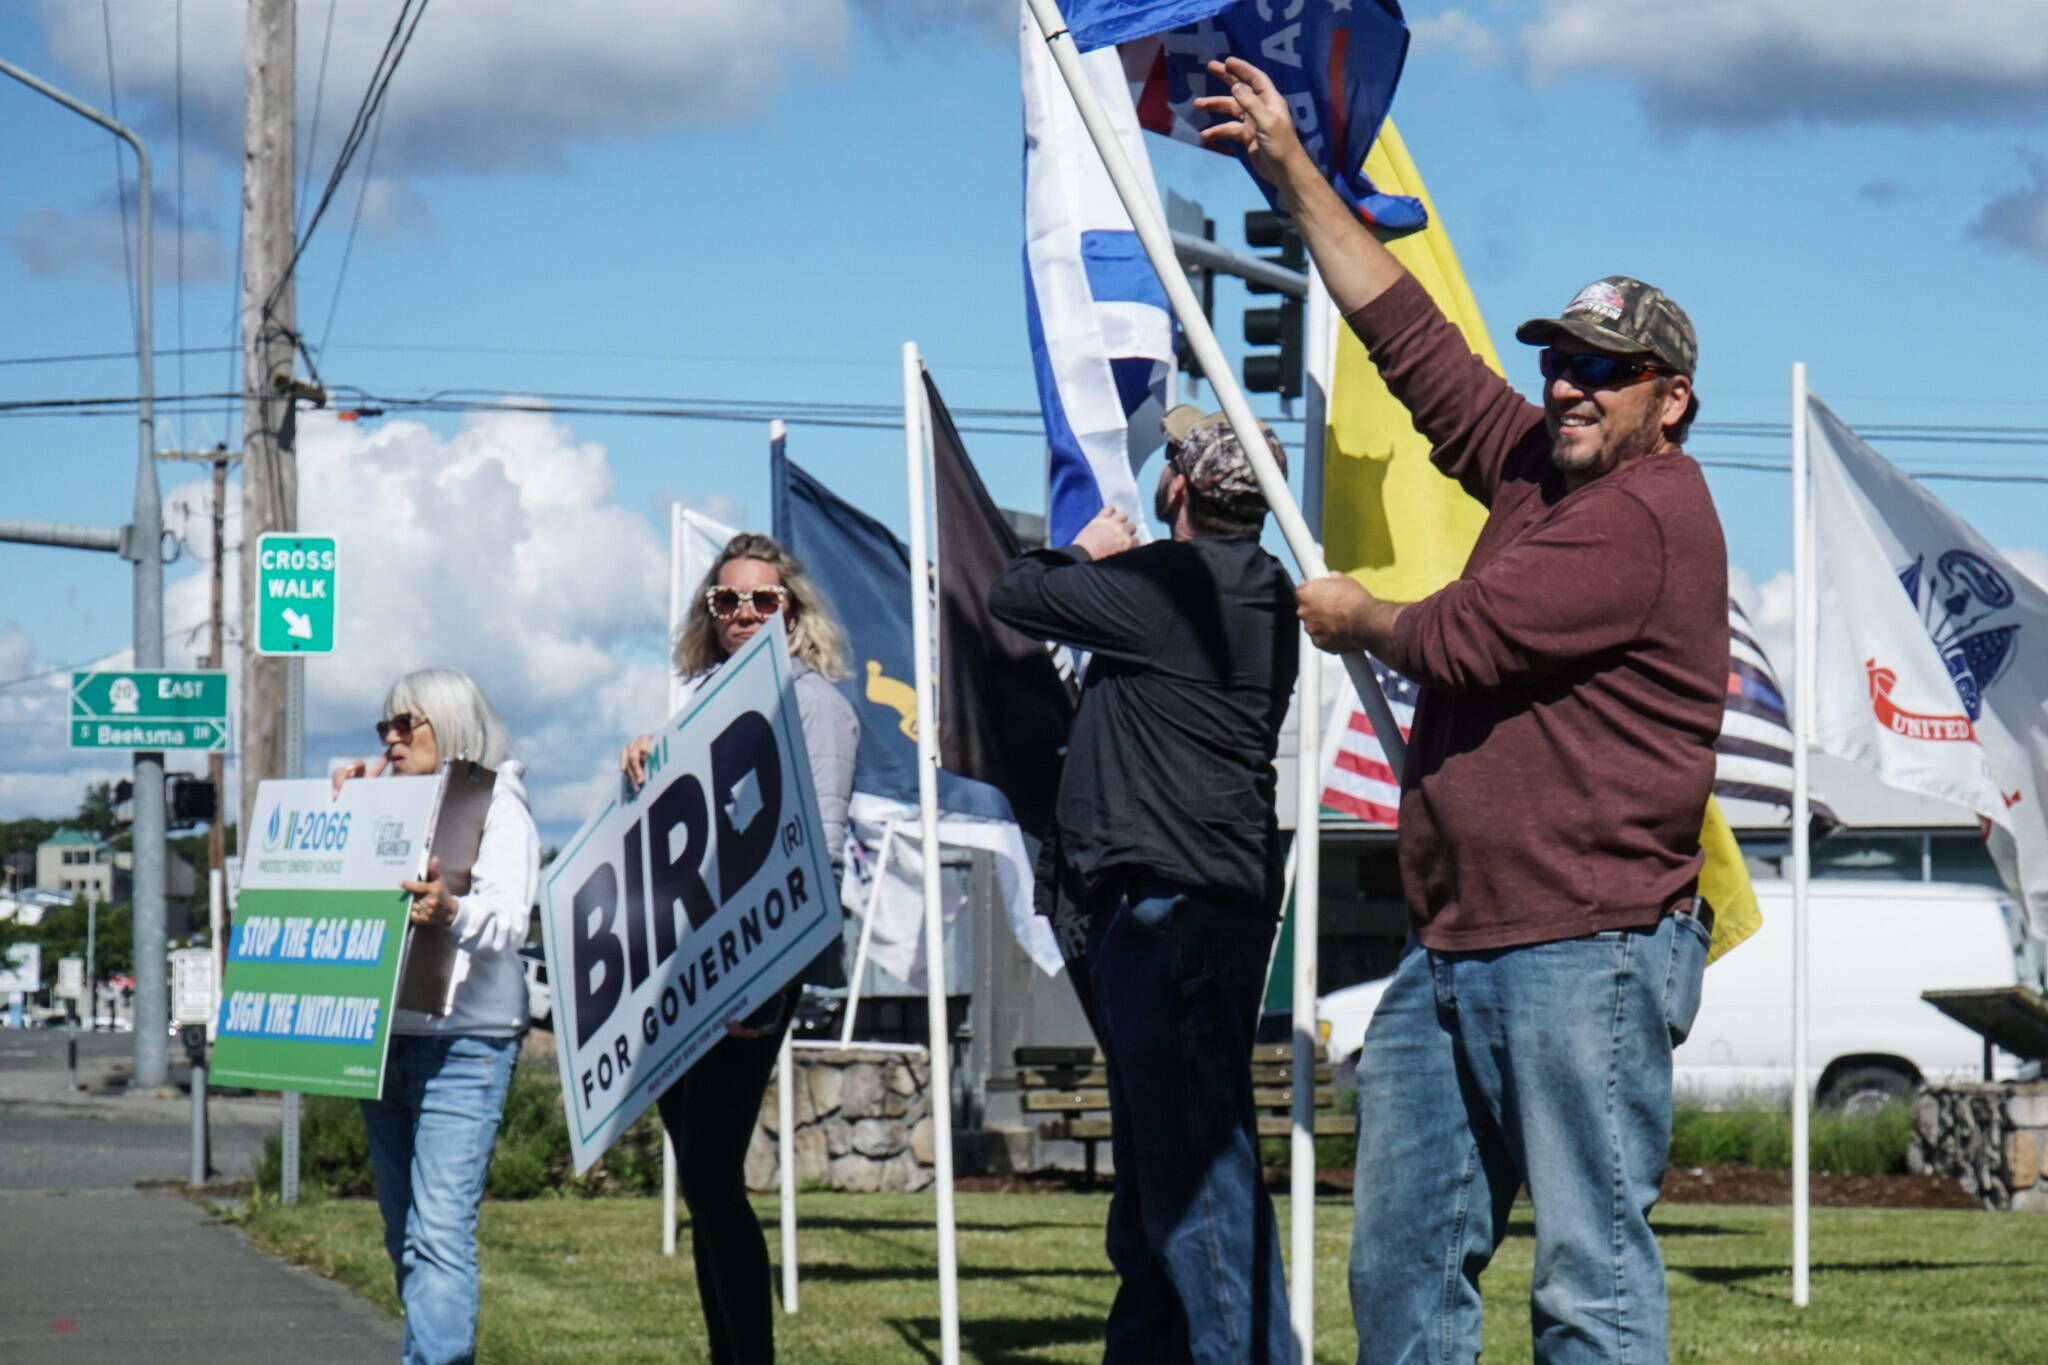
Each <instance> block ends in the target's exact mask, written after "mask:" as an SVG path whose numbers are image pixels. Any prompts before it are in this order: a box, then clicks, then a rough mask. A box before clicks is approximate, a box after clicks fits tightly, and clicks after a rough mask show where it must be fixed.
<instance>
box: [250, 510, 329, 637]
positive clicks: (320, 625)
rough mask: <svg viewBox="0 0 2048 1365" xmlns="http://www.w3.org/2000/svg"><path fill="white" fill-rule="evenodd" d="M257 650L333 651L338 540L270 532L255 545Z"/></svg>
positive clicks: (326, 537)
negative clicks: (335, 541) (335, 567)
mask: <svg viewBox="0 0 2048 1365" xmlns="http://www.w3.org/2000/svg"><path fill="white" fill-rule="evenodd" d="M256 652H257V653H258V654H332V653H333V652H334V537H333V536H302V535H297V534H294V533H291V532H272V533H271V534H269V535H265V536H261V537H259V538H258V539H257V542H256Z"/></svg>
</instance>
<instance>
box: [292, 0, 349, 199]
mask: <svg viewBox="0 0 2048 1365" xmlns="http://www.w3.org/2000/svg"><path fill="white" fill-rule="evenodd" d="M338 2H339V0H327V31H326V34H325V36H323V37H322V38H321V39H320V74H319V76H317V77H316V78H315V79H314V81H313V130H312V132H311V133H310V134H308V135H307V138H306V160H305V164H304V165H303V166H302V167H301V168H300V170H299V208H300V210H301V211H302V212H303V211H304V209H305V205H306V191H307V190H309V189H311V188H312V186H313V158H314V156H315V155H316V154H317V153H318V151H319V149H320V110H321V108H322V107H323V106H324V105H325V104H326V102H327V53H328V50H329V49H330V48H332V47H333V46H334V11H335V8H336V6H337V4H338Z"/></svg>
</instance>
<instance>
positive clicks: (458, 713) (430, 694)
mask: <svg viewBox="0 0 2048 1365" xmlns="http://www.w3.org/2000/svg"><path fill="white" fill-rule="evenodd" d="M384 714H385V715H387V716H398V715H420V716H425V717H426V718H427V719H428V720H430V721H432V722H433V724H434V742H435V744H436V745H437V746H438V747H439V748H440V750H441V757H442V758H447V759H464V758H466V759H468V760H469V761H470V762H472V763H481V764H483V765H484V766H485V767H486V768H496V767H497V766H498V765H499V764H501V763H503V762H504V761H505V760H506V759H508V758H511V757H512V756H513V750H512V727H511V726H509V725H507V724H505V718H504V717H503V716H501V715H499V714H498V709H497V708H496V707H495V706H492V705H491V700H490V698H489V697H486V696H485V695H484V690H483V689H482V688H481V687H478V686H477V685H476V683H475V681H474V680H472V679H471V678H470V676H469V675H468V674H467V673H464V672H463V671H462V670H461V669H459V668H422V669H420V670H419V671H418V672H416V673H408V674H406V675H405V676H404V677H402V678H400V679H399V680H398V681H397V682H395V683H393V684H391V690H390V691H389V692H387V693H386V694H385V695H384Z"/></svg>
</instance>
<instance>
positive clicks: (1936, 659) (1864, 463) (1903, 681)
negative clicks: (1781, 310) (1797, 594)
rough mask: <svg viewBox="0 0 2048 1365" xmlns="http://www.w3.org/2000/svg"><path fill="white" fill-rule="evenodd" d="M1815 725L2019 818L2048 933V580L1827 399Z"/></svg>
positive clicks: (2029, 881) (1817, 508)
mask: <svg viewBox="0 0 2048 1365" xmlns="http://www.w3.org/2000/svg"><path fill="white" fill-rule="evenodd" d="M1807 434H1808V438H1809V440H1810V442H1811V452H1812V459H1813V509H1814V513H1813V516H1814V536H1815V543H1814V548H1815V572H1816V578H1817V582H1816V589H1817V593H1818V601H1817V608H1818V624H1819V642H1818V647H1819V653H1818V657H1817V659H1816V661H1815V662H1816V667H1815V670H1814V673H1815V701H1816V728H1815V734H1814V739H1815V741H1816V742H1817V743H1818V744H1819V745H1820V747H1821V748H1822V749H1824V750H1826V751H1827V752H1828V753H1831V754H1837V755H1839V756H1840V757H1842V758H1846V759H1849V760H1850V761H1852V762H1855V763H1860V764H1863V765H1864V766H1865V767H1868V768H1870V769H1873V770H1874V771H1875V772H1876V773H1877V775H1878V776H1879V777H1881V778H1883V779H1884V780H1885V781H1886V782H1889V783H1891V784H1892V785H1894V786H1898V787H1905V788H1908V789H1910V790H1913V791H1919V792H1924V793H1926V794H1928V795H1930V796H1938V797H1941V798H1943V799H1945V800H1949V801H1953V802H1956V803H1957V804H1958V805H1963V806H1968V807H1969V808H1970V809H1972V810H1975V811H1976V812H1978V813H1979V814H1980V815H1982V816H1983V817H1984V818H1985V819H1987V820H1989V821H1991V822H1993V823H1994V824H1997V825H1999V826H2002V827H2003V828H2004V829H2005V830H2007V831H2009V832H2010V835H2011V838H2012V840H2013V843H2014V845H2015V851H2016V855H2017V858H2016V861H2017V865H2018V872H2019V881H2020V885H2019V886H2018V887H2016V888H2014V889H2015V890H2016V891H2017V892H2018V893H2019V894H2020V895H2021V896H2022V897H2023V898H2024V899H2025V901H2026V903H2027V910H2028V916H2029V918H2030V919H2031V920H2032V921H2033V924H2034V929H2035V932H2037V933H2040V932H2048V820H2044V817H2043V813H2042V809H2041V793H2042V790H2043V787H2044V783H2043V780H2042V777H2043V774H2042V759H2043V758H2044V757H2048V710H2044V703H2048V589H2043V588H2042V587H2041V586H2040V585H2038V584H2036V583H2035V582H2034V581H2033V580H2032V579H2030V578H2028V577H2027V576H2026V575H2024V574H2022V573H2021V572H2020V571H2019V570H2017V569H2015V568H2014V567H2013V566H2012V565H2011V564H2009V563H2007V562H2006V560H2005V559H2004V558H2003V557H2002V556H2001V555H1999V553H1998V552H1997V551H1996V550H1993V549H1992V548H1991V546H1990V545H1988V544H1986V543H1985V541H1984V538H1983V537H1982V536H1980V535H1978V534H1977V533H1976V531H1974V530H1972V529H1971V527H1970V525H1969V523H1968V522H1966V521H1964V520H1963V519H1962V518H1961V517H1959V516H1957V515H1956V514H1955V513H1954V512H1952V511H1950V510H1949V509H1948V508H1947V507H1945V506H1943V505H1942V504H1941V502H1940V501H1939V500H1938V499H1937V498H1935V497H1934V496H1933V495H1932V494H1930V493H1928V492H1927V490H1926V489H1924V488H1922V487H1920V486H1919V485H1918V484H1916V483H1914V482H1913V481H1912V480H1911V479H1909V478H1907V477H1906V476H1905V475H1904V474H1901V473H1900V472H1899V471H1898V470H1897V469H1895V468H1893V467H1892V465H1891V464H1890V463H1889V462H1888V461H1886V460H1885V458H1884V457H1883V456H1881V455H1879V454H1878V453H1877V452H1876V451H1874V450H1872V449H1871V448H1870V447H1869V446H1867V445H1865V444H1864V443H1863V442H1862V441H1861V440H1860V439H1858V437H1857V435H1856V433H1855V432H1853V431H1851V430H1850V429H1849V428H1848V426H1846V425H1845V424H1844V423H1843V422H1842V420H1841V419H1840V418H1838V417H1836V416H1835V415H1834V414H1833V413H1832V412H1829V411H1828V410H1827V408H1826V407H1824V406H1822V405H1821V404H1820V403H1818V402H1814V403H1811V404H1810V405H1809V407H1808V415H1807Z"/></svg>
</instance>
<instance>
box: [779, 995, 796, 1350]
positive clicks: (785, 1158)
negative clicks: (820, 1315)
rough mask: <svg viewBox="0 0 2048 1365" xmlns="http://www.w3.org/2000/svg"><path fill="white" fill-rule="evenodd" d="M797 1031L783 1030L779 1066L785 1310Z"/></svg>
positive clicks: (791, 1304) (786, 1303) (791, 1307)
mask: <svg viewBox="0 0 2048 1365" xmlns="http://www.w3.org/2000/svg"><path fill="white" fill-rule="evenodd" d="M795 1050H796V1034H795V1031H794V1029H785V1030H783V1033H782V1049H781V1051H780V1052H779V1053H778V1054H777V1056H776V1059H775V1066H776V1070H777V1073H778V1074H777V1075H776V1078H775V1155H776V1164H777V1165H778V1166H779V1167H780V1168H781V1176H782V1311H783V1312H785V1313H794V1312H795V1311H796V1099H795V1097H794V1095H793V1093H792V1086H793V1084H794V1082H795V1079H796V1062H795V1058H794V1053H795Z"/></svg>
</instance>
